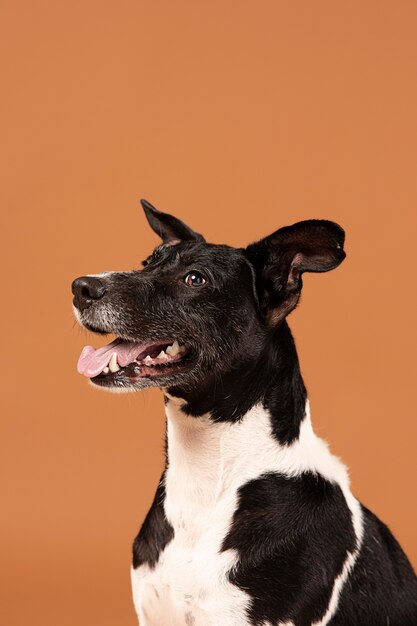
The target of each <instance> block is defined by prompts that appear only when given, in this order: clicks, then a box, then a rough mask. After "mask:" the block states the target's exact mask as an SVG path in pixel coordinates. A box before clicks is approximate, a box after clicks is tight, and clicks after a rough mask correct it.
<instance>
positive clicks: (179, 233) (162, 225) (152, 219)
mask: <svg viewBox="0 0 417 626" xmlns="http://www.w3.org/2000/svg"><path fill="white" fill-rule="evenodd" d="M140 203H141V205H142V207H143V210H144V211H145V215H146V218H147V220H148V222H149V225H150V227H151V228H152V230H153V231H154V232H155V233H156V234H157V235H158V236H159V237H161V239H162V241H163V243H164V244H167V245H171V246H173V245H175V244H177V243H181V242H182V241H205V239H204V237H203V235H200V234H199V233H196V232H194V231H193V230H192V229H191V228H190V227H189V226H187V225H186V224H184V222H181V220H179V219H178V218H176V217H174V216H173V215H169V214H168V213H162V212H161V211H158V209H155V207H154V206H152V204H150V202H148V201H147V200H141V201H140Z"/></svg>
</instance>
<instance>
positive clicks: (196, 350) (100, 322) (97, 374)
mask: <svg viewBox="0 0 417 626" xmlns="http://www.w3.org/2000/svg"><path fill="white" fill-rule="evenodd" d="M142 205H143V208H144V210H145V213H146V217H147V219H148V221H149V224H150V226H151V227H152V229H153V230H154V231H155V232H156V233H157V234H158V235H159V236H160V237H161V238H162V245H160V246H158V247H157V248H156V249H155V250H154V251H153V253H152V254H151V256H150V257H148V258H147V259H146V261H144V263H143V266H144V267H143V269H141V270H133V271H129V272H108V273H104V274H98V275H89V276H83V277H81V278H78V279H77V280H75V281H74V283H73V287H72V288H73V293H74V305H75V310H76V315H77V318H78V319H79V321H80V322H81V324H82V325H83V326H85V327H86V328H87V329H89V330H91V331H93V332H97V333H114V334H115V335H116V336H117V339H116V340H115V341H113V342H112V343H110V344H109V345H108V346H106V347H104V348H100V349H98V350H94V348H92V347H91V346H87V347H85V348H84V350H83V352H82V354H81V356H80V359H79V363H78V371H79V372H80V373H81V374H84V375H85V376H87V377H88V378H90V379H91V381H92V382H93V383H94V384H95V385H97V386H99V387H105V388H111V389H114V390H133V391H135V390H140V389H144V388H146V387H151V386H158V387H161V388H162V389H163V392H164V395H165V404H166V407H165V408H166V414H167V461H166V468H165V471H164V473H163V476H162V478H161V481H160V483H159V486H158V489H157V491H156V495H155V499H154V502H153V504H152V506H151V509H150V511H149V513H148V515H147V517H146V519H145V522H144V523H143V525H142V528H141V530H140V532H139V534H138V536H137V537H136V539H135V542H134V546H133V567H132V583H133V595H134V603H135V607H136V611H137V614H138V617H139V620H140V624H141V626H191V625H193V626H248V625H256V626H267V625H268V626H272V625H273V626H278V625H279V626H325V625H329V626H330V625H331V626H342V625H343V626H345V625H349V626H372V625H375V626H416V625H417V579H416V577H415V574H414V572H413V569H412V567H411V565H410V563H409V561H408V560H407V557H406V556H405V554H404V553H403V551H402V550H401V547H400V546H399V544H398V543H397V541H396V540H395V539H394V537H393V536H392V534H391V533H390V531H389V530H388V528H387V527H386V526H385V525H384V524H383V523H382V522H380V521H379V520H378V518H377V517H375V515H373V514H372V513H371V512H370V511H369V510H368V509H366V508H365V507H364V506H362V505H361V504H360V503H359V502H358V500H356V498H354V496H353V495H352V494H351V492H350V489H349V479H348V475H347V472H346V469H345V467H344V465H343V464H342V463H341V462H340V461H339V460H338V459H337V458H336V457H334V456H332V454H331V453H330V452H329V450H328V448H327V445H326V443H325V442H324V441H322V440H321V439H319V438H318V437H317V436H316V435H315V434H314V431H313V429H312V426H311V421H310V414H309V406H308V401H307V394H306V389H305V387H304V383H303V379H302V376H301V373H300V367H299V363H298V358H297V352H296V349H295V345H294V341H293V338H292V336H291V332H290V329H289V327H288V325H287V322H286V317H287V315H288V314H289V313H290V312H291V311H292V310H293V309H294V307H295V306H296V305H297V302H298V300H299V297H300V293H301V287H302V275H303V273H304V272H326V271H328V270H331V269H334V268H335V267H337V266H338V265H339V264H340V263H341V262H342V260H343V259H344V257H345V253H344V251H343V243H344V232H343V230H342V229H341V228H340V227H339V226H338V225H337V224H335V223H333V222H329V221H325V220H308V221H304V222H299V223H297V224H294V225H293V226H288V227H285V228H281V229H279V230H277V231H276V232H275V233H273V234H272V235H270V236H269V237H266V238H265V239H262V240H261V241H259V242H257V243H254V244H252V245H250V246H248V247H247V248H239V249H236V248H232V247H229V246H226V245H213V244H208V243H206V242H205V240H204V238H203V237H202V235H200V234H198V233H196V232H194V231H193V230H191V229H190V228H189V227H188V226H186V225H185V224H184V223H183V222H181V221H180V220H178V219H177V218H175V217H172V216H171V215H168V214H165V213H161V212H159V211H157V210H156V209H155V208H154V207H153V206H152V205H150V204H149V203H148V202H146V201H143V202H142Z"/></svg>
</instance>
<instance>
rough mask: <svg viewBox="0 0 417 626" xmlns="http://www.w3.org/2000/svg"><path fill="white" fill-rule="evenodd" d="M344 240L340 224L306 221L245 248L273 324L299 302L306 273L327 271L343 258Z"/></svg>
mask: <svg viewBox="0 0 417 626" xmlns="http://www.w3.org/2000/svg"><path fill="white" fill-rule="evenodd" d="M344 240H345V233H344V230H343V228H341V227H340V226H339V225H338V224H335V223H334V222H329V221H328V220H306V221H304V222H297V223H296V224H293V225H292V226H286V227H284V228H280V229H279V230H277V231H275V232H274V233H272V235H269V236H268V237H265V238H264V239H261V240H260V241H258V242H257V243H253V244H251V245H250V246H248V247H247V248H246V254H247V257H248V258H249V260H250V262H251V263H252V264H253V266H254V267H255V271H256V274H257V280H258V291H259V294H260V299H261V306H262V309H263V311H264V312H265V314H266V316H267V319H268V322H269V323H270V325H275V324H277V323H278V322H280V321H281V320H282V319H283V318H284V317H285V316H286V315H288V313H290V311H292V310H293V309H294V308H295V306H296V305H297V302H298V300H299V297H300V293H301V288H302V285H303V282H302V274H303V272H328V271H329V270H332V269H334V268H335V267H337V266H338V265H339V264H340V263H341V262H342V261H343V259H344V258H345V256H346V254H345V252H344V251H343V243H344Z"/></svg>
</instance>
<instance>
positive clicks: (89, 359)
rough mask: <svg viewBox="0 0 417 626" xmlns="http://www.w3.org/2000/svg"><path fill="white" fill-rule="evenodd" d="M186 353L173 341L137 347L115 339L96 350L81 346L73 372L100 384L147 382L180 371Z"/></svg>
mask: <svg viewBox="0 0 417 626" xmlns="http://www.w3.org/2000/svg"><path fill="white" fill-rule="evenodd" d="M189 353H190V350H189V348H188V347H187V346H185V345H180V344H179V342H178V341H177V340H166V341H159V342H152V343H150V342H148V343H137V342H134V341H127V340H125V339H121V338H118V339H115V340H114V341H112V342H111V343H110V344H108V345H107V346H104V347H103V348H99V349H98V350H95V349H94V348H93V347H92V346H85V348H83V350H82V352H81V354H80V358H79V359H78V365H77V370H78V372H79V373H80V374H83V375H84V376H86V377H87V378H90V379H98V380H97V382H98V381H100V382H101V381H102V382H103V383H104V382H106V383H107V382H108V383H111V382H112V380H114V381H117V380H118V379H122V378H124V379H126V378H129V379H132V380H134V379H139V378H148V377H151V376H158V375H164V374H168V373H172V372H173V371H175V370H177V369H180V368H181V367H182V365H183V362H184V361H185V360H186V357H187V356H188V355H189Z"/></svg>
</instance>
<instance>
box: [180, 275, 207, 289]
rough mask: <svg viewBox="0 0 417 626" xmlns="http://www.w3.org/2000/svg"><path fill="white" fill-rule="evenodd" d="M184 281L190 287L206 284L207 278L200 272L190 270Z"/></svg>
mask: <svg viewBox="0 0 417 626" xmlns="http://www.w3.org/2000/svg"><path fill="white" fill-rule="evenodd" d="M184 282H185V284H186V285H188V286H189V287H200V285H204V283H205V282H206V279H205V278H204V276H202V275H201V274H200V273H199V272H190V273H189V274H187V276H186V277H185V278H184Z"/></svg>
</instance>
